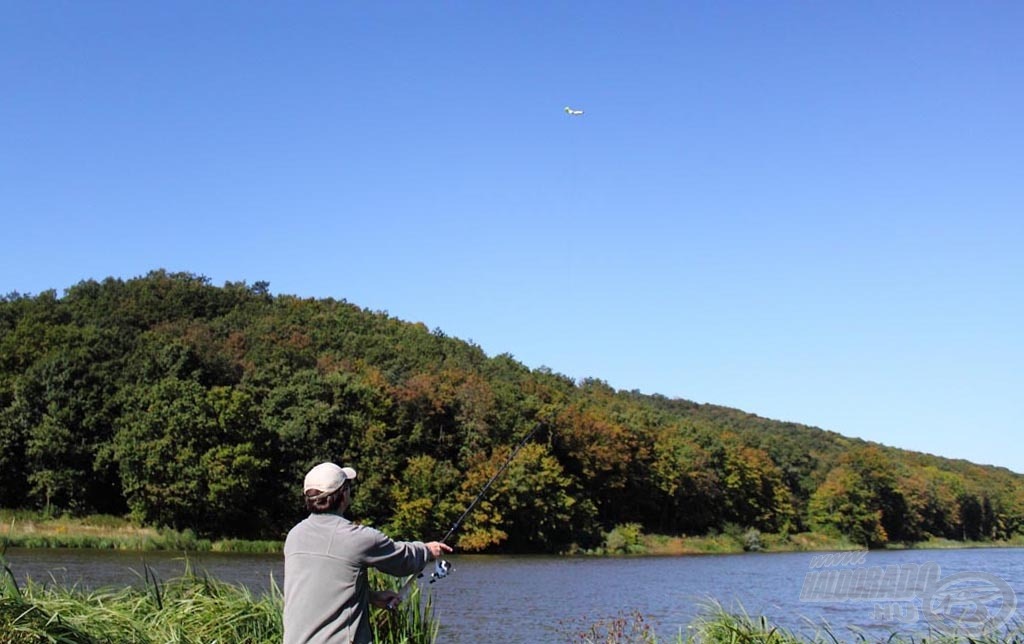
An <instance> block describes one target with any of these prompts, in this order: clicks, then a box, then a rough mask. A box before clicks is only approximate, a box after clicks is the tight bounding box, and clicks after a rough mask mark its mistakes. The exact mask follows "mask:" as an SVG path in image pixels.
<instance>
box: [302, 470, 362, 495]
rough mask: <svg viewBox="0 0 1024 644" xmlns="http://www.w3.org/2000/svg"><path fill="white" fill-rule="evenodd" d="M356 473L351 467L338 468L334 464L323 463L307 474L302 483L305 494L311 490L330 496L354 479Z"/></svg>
mask: <svg viewBox="0 0 1024 644" xmlns="http://www.w3.org/2000/svg"><path fill="white" fill-rule="evenodd" d="M355 477H356V471H355V470H354V469H352V468H351V467H338V466H337V465H335V464H334V463H321V464H319V465H317V466H316V467H314V468H313V469H311V470H310V471H309V472H308V473H307V474H306V479H305V481H303V483H302V491H303V493H309V491H310V490H319V491H320V494H330V493H332V492H334V491H336V490H337V489H338V488H340V487H341V486H342V485H344V484H345V481H348V480H349V479H354V478H355Z"/></svg>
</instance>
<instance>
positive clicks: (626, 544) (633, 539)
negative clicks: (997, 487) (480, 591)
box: [586, 523, 1024, 555]
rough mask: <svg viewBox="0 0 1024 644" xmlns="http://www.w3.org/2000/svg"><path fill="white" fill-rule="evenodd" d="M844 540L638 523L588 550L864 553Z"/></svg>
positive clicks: (1023, 542) (1020, 540) (1023, 543)
mask: <svg viewBox="0 0 1024 644" xmlns="http://www.w3.org/2000/svg"><path fill="white" fill-rule="evenodd" d="M982 547H984V548H1007V547H1011V548H1012V547H1016V548H1020V547H1024V535H1018V536H1017V537H1016V538H1014V539H1012V540H1003V541H952V540H949V539H938V538H933V539H930V540H928V541H919V542H914V543H893V544H889V545H888V546H887V548H891V549H904V548H913V549H940V548H982ZM863 548H864V546H862V545H858V544H855V543H853V542H851V541H850V540H849V539H846V538H844V537H835V536H831V535H827V534H822V533H820V532H801V533H797V534H770V533H762V532H760V531H758V530H755V529H752V528H742V527H739V526H726V528H725V530H723V531H721V532H713V533H709V534H706V535H702V536H666V535H657V534H645V533H643V531H642V530H641V527H640V525H639V524H635V523H627V524H623V525H618V526H615V528H613V529H612V530H610V531H609V532H607V533H606V534H605V537H604V543H603V544H602V546H601V547H599V548H595V549H593V550H588V551H586V554H592V555H693V554H735V553H741V552H838V551H844V550H862V549H863Z"/></svg>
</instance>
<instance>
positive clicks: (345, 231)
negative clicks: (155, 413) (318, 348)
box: [0, 0, 1024, 472]
mask: <svg viewBox="0 0 1024 644" xmlns="http://www.w3.org/2000/svg"><path fill="white" fill-rule="evenodd" d="M0 8H2V12H0V15H2V19H0V42H2V43H4V44H3V52H4V53H3V56H0V87H2V88H3V89H2V93H0V213H2V227H0V230H2V238H3V242H2V246H0V247H2V249H3V251H2V253H0V293H8V292H11V291H19V292H21V293H31V294H36V293H39V292H40V291H43V290H47V289H56V290H57V292H58V293H61V292H62V291H63V289H65V288H67V287H69V286H72V285H74V284H75V283H77V282H79V281H81V280H83V279H89V278H95V279H102V278H104V277H107V276H115V277H122V278H130V277H133V276H137V275H143V274H145V273H147V272H148V271H149V270H151V269H156V268H166V269H167V270H170V271H186V272H191V273H196V274H201V275H206V276H208V277H209V278H210V279H211V280H212V281H213V283H214V284H222V283H223V282H225V281H242V280H244V281H247V282H249V283H253V282H256V281H260V280H265V281H268V282H270V287H271V292H273V293H275V294H296V295H301V296H304V297H334V298H338V299H341V298H344V299H347V300H348V301H350V302H353V303H355V304H358V305H360V306H364V307H368V308H371V309H375V310H387V311H389V312H390V313H391V314H392V315H394V316H397V317H399V318H402V319H405V320H409V321H421V322H423V323H425V324H427V326H429V327H430V328H440V329H442V330H443V331H444V332H446V333H447V334H449V335H453V336H457V337H461V338H464V339H472V340H473V341H475V342H477V343H478V344H480V345H481V346H482V347H483V349H484V350H485V351H486V352H487V353H488V354H489V355H496V354H498V353H503V352H508V353H511V354H512V355H513V356H515V357H516V358H517V359H518V360H520V361H522V362H524V363H525V364H526V365H528V366H530V367H540V366H547V367H550V368H551V369H553V370H555V371H557V372H560V373H564V374H566V375H569V376H571V377H574V378H583V377H596V378H600V379H603V380H606V381H607V382H608V383H609V384H610V385H612V386H613V387H616V388H620V389H638V390H640V391H642V392H645V393H660V394H664V395H666V396H669V397H681V398H687V399H690V400H696V401H699V402H711V403H715V404H721V405H727V406H731V407H738V408H741V409H744V410H746V411H750V412H754V413H757V414H759V415H761V416H766V417H769V418H777V419H782V420H791V421H796V422H801V423H807V424H811V425H816V426H819V427H823V428H826V429H831V430H834V431H837V432H840V433H842V434H846V435H849V436H857V437H862V438H865V439H868V440H873V441H878V442H881V443H884V444H887V445H893V446H897V447H905V448H909V449H914V450H919V451H925V452H930V453H935V454H940V455H943V456H948V457H956V458H966V459H969V460H972V461H976V462H981V463H989V464H996V465H1001V466H1005V467H1009V468H1011V469H1013V470H1015V471H1017V472H1024V448H1022V447H1021V444H1022V442H1021V441H1020V440H1019V430H1020V429H1021V420H1020V418H1021V400H1022V397H1021V396H1022V394H1021V392H1022V391H1024V367H1022V365H1024V337H1022V331H1021V328H1022V323H1021V320H1022V317H1024V306H1022V299H1024V298H1022V296H1024V252H1022V249H1024V118H1022V116H1021V115H1022V114H1024V72H1022V70H1024V38H1021V37H1020V35H1021V31H1020V26H1021V25H1022V24H1024V4H1021V3H1017V2H989V3H968V2H941V1H940V2H900V3H891V2H854V3H850V2H830V3H808V2H772V3H753V2H647V3H622V2H619V3H610V2H585V3H582V2H578V1H577V2H525V3H504V2H502V3H499V2H446V3H429V2H426V3H425V2H398V3H355V2H302V3H248V2H213V3H211V2H184V1H183V2H145V3H124V2H99V1H97V2H87V3H76V2H51V1H45V0H44V1H40V2H3V3H2V4H0ZM565 106H572V107H574V108H577V109H583V110H585V111H586V114H585V115H584V116H582V117H570V116H568V115H566V114H565V113H564V111H563V108H564V107H565Z"/></svg>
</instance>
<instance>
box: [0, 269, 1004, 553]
mask: <svg viewBox="0 0 1024 644" xmlns="http://www.w3.org/2000/svg"><path fill="white" fill-rule="evenodd" d="M538 422H542V423H543V425H542V429H541V430H540V431H538V432H537V434H536V435H535V436H534V438H533V440H531V441H530V442H529V443H528V444H527V445H526V446H525V447H524V448H523V449H522V451H521V452H520V453H519V454H518V456H517V457H516V459H515V460H514V462H513V464H512V466H511V467H510V468H509V469H508V471H507V472H506V474H505V475H504V476H503V477H502V478H501V479H500V480H499V481H498V482H497V483H496V484H495V486H494V488H492V493H491V494H489V495H488V497H487V500H486V501H485V502H483V503H482V504H481V505H480V506H479V509H478V511H476V512H474V513H473V514H472V515H471V517H470V518H469V519H468V520H467V522H466V525H465V527H464V529H463V530H462V531H461V532H460V533H459V546H460V547H461V548H462V549H463V550H482V549H505V550H516V551H552V550H564V549H566V548H569V547H571V546H573V545H576V546H580V547H590V546H592V545H594V544H595V543H597V542H598V541H599V540H600V538H601V534H602V532H603V531H606V530H608V529H609V528H611V527H612V526H615V525H617V524H623V523H639V524H641V525H642V526H643V529H644V530H645V531H648V532H657V533H663V534H704V533H707V532H708V531H713V530H722V529H724V528H726V527H727V526H729V527H735V526H741V527H745V528H746V527H749V528H757V529H758V530H762V531H770V532H779V533H792V532H799V531H804V530H808V529H817V530H821V531H832V532H839V533H842V534H845V535H848V536H849V537H850V538H851V539H853V540H854V541H856V542H858V543H870V544H872V545H879V544H883V543H885V542H887V541H914V540H920V539H924V538H927V537H928V535H936V536H943V537H947V538H951V539H965V538H966V539H972V540H977V539H1001V538H1006V537H1010V536H1012V535H1014V534H1016V533H1020V532H1021V531H1022V530H1024V527H1022V526H1024V523H1022V521H1024V477H1022V476H1020V475H1017V474H1014V473H1012V472H1010V471H1008V470H1005V469H1001V468H994V467H983V466H978V465H973V464H970V463H967V462H964V461H958V460H948V459H943V458H938V457H934V456H927V455H923V454H919V453H913V452H908V451H903V450H897V449H892V448H887V447H883V446H880V445H876V444H871V443H866V442H864V441H859V440H854V439H849V438H844V437H842V436H840V435H838V434H835V433H832V432H826V431H822V430H820V429H816V428H811V427H806V426H801V425H796V424H791V423H782V422H775V421H771V420H766V419H763V418H759V417H757V416H754V415H751V414H746V413H743V412H740V411H737V410H733V409H727V408H723V407H716V406H711V405H698V404H695V403H692V402H688V401H685V400H676V399H668V398H665V397H662V396H646V395H642V394H639V393H637V392H625V391H616V390H613V389H612V388H610V387H609V386H608V385H607V384H605V383H604V382H602V381H600V380H596V379H588V380H583V381H580V382H575V381H573V380H572V379H570V378H567V377H565V376H563V375H560V374H557V373H552V372H551V371H550V370H546V369H534V370H531V369H528V368H527V367H525V366H524V365H522V364H520V363H519V362H517V361H516V360H514V359H513V357H512V356H510V355H498V356H494V357H488V356H487V355H486V354H485V353H484V352H483V351H482V350H481V348H480V347H478V346H476V345H474V344H472V343H468V342H465V341H462V340H458V339H456V338H450V337H447V336H445V334H444V333H442V332H441V331H440V330H433V331H431V330H430V329H428V328H427V327H426V326H424V325H423V324H414V323H408V322H404V321H401V320H398V319H395V318H393V317H391V316H389V315H388V314H387V313H384V312H379V311H369V310H365V309H362V308H360V307H358V306H356V305H353V304H350V303H347V302H345V301H336V300H333V299H324V300H316V299H303V298H299V297H294V296H288V295H277V296H274V295H271V294H270V292H269V289H268V285H267V284H266V283H261V282H257V283H255V284H253V285H247V284H246V283H228V284H225V285H224V286H223V287H217V286H213V285H211V284H210V283H209V280H207V279H206V278H204V277H199V276H195V275H191V274H181V273H175V274H171V273H167V272H164V271H156V272H152V273H150V274H149V275H147V276H145V277H142V278H137V279H132V280H127V281H124V280H119V279H106V280H104V281H102V282H96V281H92V280H89V281H83V282H80V283H79V284H77V285H75V286H73V287H71V288H69V289H67V290H66V292H65V294H64V295H63V297H58V295H57V293H56V292H53V291H50V292H44V293H41V294H38V295H33V296H23V295H18V294H17V293H14V294H10V295H8V296H6V297H4V298H3V299H2V300H0V506H3V507H7V508H37V509H48V510H50V511H54V512H71V513H112V514H124V513H128V512H130V513H131V514H132V515H133V516H134V517H135V518H136V519H137V520H138V521H140V522H142V523H145V524H149V525H156V526H169V527H173V528H177V529H191V530H193V531H195V532H196V533H198V534H200V535H206V536H216V537H225V536H238V537H264V538H272V539H278V538H281V537H282V536H283V534H284V532H285V531H286V530H287V528H288V527H289V526H290V525H291V524H292V522H293V521H294V520H295V519H296V518H297V517H298V516H299V515H300V510H299V508H298V488H299V485H300V482H301V480H302V476H303V473H304V472H305V471H306V470H307V468H308V467H309V466H311V465H312V464H314V463H316V462H319V461H321V460H325V459H330V460H336V461H338V462H343V463H345V464H351V465H353V466H354V467H356V468H357V469H358V470H359V490H358V492H357V494H356V507H355V508H354V511H353V514H354V515H355V516H356V517H358V518H360V519H361V520H364V521H368V522H372V523H373V524H375V525H378V526H385V527H387V529H388V530H390V531H391V532H392V533H393V534H395V535H396V536H400V537H427V538H437V537H439V536H440V535H442V534H444V533H445V531H446V529H447V528H448V526H449V525H450V524H451V522H452V521H453V520H454V518H455V517H456V516H458V514H460V513H461V511H462V510H463V509H464V508H465V507H466V505H467V504H468V502H469V501H470V500H471V499H472V498H473V497H474V496H475V495H476V493H477V492H478V491H479V490H480V489H481V487H482V486H483V484H484V482H485V481H486V480H487V479H488V478H489V477H490V476H491V474H492V473H494V472H495V471H496V470H497V469H498V467H500V465H501V463H502V462H503V461H504V460H505V459H506V458H507V456H508V454H509V453H510V450H511V447H512V446H513V445H514V444H516V443H517V442H518V441H519V440H520V438H521V437H523V436H525V435H526V434H527V433H528V432H529V431H530V430H531V429H532V428H533V427H534V425H535V424H536V423H538Z"/></svg>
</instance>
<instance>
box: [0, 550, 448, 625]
mask: <svg viewBox="0 0 1024 644" xmlns="http://www.w3.org/2000/svg"><path fill="white" fill-rule="evenodd" d="M0 565H2V569H0V576H2V579H0V644H15V643H17V644H35V643H37V642H38V643H43V642H60V643H64V644H100V643H101V642H102V643H105V644H120V643H125V644H128V643H131V644H150V643H152V644H158V643H159V644H163V643H165V642H180V643H182V644H189V643H193V642H194V643H196V644H198V643H201V642H202V643H206V642H233V643H238V644H264V643H267V644H269V643H274V644H279V643H280V642H281V640H282V638H283V633H284V631H283V621H282V610H283V607H284V603H283V599H282V596H281V592H280V590H279V589H278V587H277V586H276V585H275V584H273V583H271V590H270V592H269V593H266V594H263V595H261V596H254V595H252V594H250V593H249V591H248V590H246V589H245V588H244V587H241V586H235V585H232V584H227V583H224V582H221V581H218V580H216V579H212V578H210V577H208V576H200V575H196V574H193V573H191V572H186V574H185V575H184V576H182V577H180V578H175V579H170V580H167V581H161V580H159V579H157V578H156V576H155V575H153V574H152V571H150V570H149V569H147V570H146V584H145V586H144V587H143V588H128V587H126V588H120V589H101V590H95V591H85V590H81V589H78V588H77V587H71V588H66V587H61V586H59V585H56V584H54V583H48V584H37V583H34V582H28V583H26V584H25V585H24V586H22V587H19V586H18V585H17V583H16V582H15V577H14V574H13V572H12V571H11V570H10V568H9V567H8V565H7V564H6V562H4V561H3V559H2V557H0ZM271 581H272V582H273V580H271ZM370 583H371V585H372V586H374V587H376V588H384V587H391V588H393V589H397V585H398V584H399V583H400V580H397V579H395V578H391V577H387V576H385V575H376V574H371V576H370ZM371 625H372V628H373V631H374V635H375V639H376V641H378V642H382V643H385V644H390V643H395V644H397V643H399V642H401V643H403V644H427V643H429V642H433V641H435V640H436V638H437V629H438V624H437V621H436V620H435V619H434V618H433V615H432V609H431V602H430V600H429V598H428V599H427V600H426V601H423V602H421V601H420V597H419V590H418V589H415V590H414V591H413V592H412V593H411V594H410V597H409V599H408V600H407V601H406V602H405V603H403V604H402V606H401V607H400V608H399V609H397V610H395V611H389V612H382V611H376V610H375V611H374V618H373V619H371Z"/></svg>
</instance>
